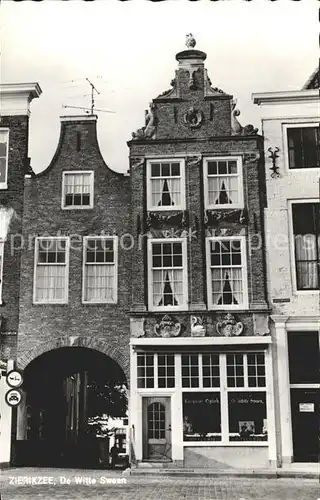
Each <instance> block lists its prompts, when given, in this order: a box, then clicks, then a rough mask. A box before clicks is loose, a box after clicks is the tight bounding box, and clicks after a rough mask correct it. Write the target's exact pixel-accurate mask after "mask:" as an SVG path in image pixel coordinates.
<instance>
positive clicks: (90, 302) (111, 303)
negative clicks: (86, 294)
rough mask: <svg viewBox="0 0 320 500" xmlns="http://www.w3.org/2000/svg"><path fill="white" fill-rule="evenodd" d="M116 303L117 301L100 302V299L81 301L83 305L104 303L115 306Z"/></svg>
mask: <svg viewBox="0 0 320 500" xmlns="http://www.w3.org/2000/svg"><path fill="white" fill-rule="evenodd" d="M117 304H118V301H113V302H102V301H97V302H95V301H85V300H83V301H82V305H83V306H105V305H110V306H116V305H117Z"/></svg>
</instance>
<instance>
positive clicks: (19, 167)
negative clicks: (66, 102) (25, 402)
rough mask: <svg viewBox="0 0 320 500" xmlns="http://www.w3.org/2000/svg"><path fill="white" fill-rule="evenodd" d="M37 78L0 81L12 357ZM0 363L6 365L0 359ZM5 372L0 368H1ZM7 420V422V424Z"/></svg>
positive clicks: (2, 446) (7, 328) (4, 322)
mask: <svg viewBox="0 0 320 500" xmlns="http://www.w3.org/2000/svg"><path fill="white" fill-rule="evenodd" d="M40 94H41V89H40V87H39V85H38V84H35V83H26V84H2V85H0V280H1V281H0V321H1V326H0V359H1V360H8V359H15V357H16V343H17V333H18V328H19V302H20V266H21V255H22V248H21V245H20V236H21V233H22V219H23V208H24V176H25V172H26V171H27V169H28V163H29V158H28V143H29V117H30V103H31V101H32V100H33V99H34V98H37V97H39V96H40ZM1 368H6V365H5V364H3V366H1ZM3 374H5V370H3ZM6 390H7V386H6V384H5V378H1V377H0V392H1V401H0V413H1V424H2V429H1V433H0V450H1V452H0V453H1V455H0V462H9V457H10V430H9V431H8V428H9V429H10V419H11V409H10V408H8V406H7V404H6V403H5V401H4V397H3V395H2V393H3V391H6ZM8 426H9V427H8Z"/></svg>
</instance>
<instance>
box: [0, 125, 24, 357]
mask: <svg viewBox="0 0 320 500" xmlns="http://www.w3.org/2000/svg"><path fill="white" fill-rule="evenodd" d="M28 120H29V119H28V117H27V116H3V117H1V122H0V127H4V128H9V156H8V188H7V189H4V190H0V206H1V207H4V208H6V209H10V208H11V209H13V210H14V213H13V217H12V219H11V223H10V226H9V232H8V235H7V240H6V242H5V245H4V261H3V281H2V304H1V305H0V314H1V316H2V324H1V357H2V358H3V359H7V358H8V357H13V356H14V355H15V348H16V345H15V344H16V333H17V331H18V323H19V295H20V293H19V290H20V260H21V250H20V249H19V248H17V250H16V251H13V250H12V245H13V241H14V240H16V239H18V240H19V239H20V235H21V231H22V229H21V228H22V215H23V185H24V168H25V161H26V157H27V154H28Z"/></svg>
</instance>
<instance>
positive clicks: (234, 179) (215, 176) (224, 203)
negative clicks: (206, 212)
mask: <svg viewBox="0 0 320 500" xmlns="http://www.w3.org/2000/svg"><path fill="white" fill-rule="evenodd" d="M204 184H205V186H204V188H205V189H204V192H205V206H206V208H209V209H210V208H211V209H215V208H243V206H244V205H243V185H242V159H241V157H219V158H206V159H205V160H204Z"/></svg>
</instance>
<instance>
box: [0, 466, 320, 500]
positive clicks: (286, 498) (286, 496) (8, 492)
mask: <svg viewBox="0 0 320 500" xmlns="http://www.w3.org/2000/svg"><path fill="white" fill-rule="evenodd" d="M12 478H13V479H12ZM81 480H82V481H84V482H86V484H77V482H79V481H81ZM31 481H33V482H41V483H43V482H47V483H49V484H34V485H30V484H21V483H24V482H27V483H28V482H29V483H30V482H31ZM110 481H111V484H110ZM108 482H109V484H108ZM115 482H118V484H112V483H115ZM11 483H13V484H11ZM19 483H20V484H19ZM0 490H1V497H0V498H1V500H37V499H41V500H60V499H64V500H82V499H85V500H92V499H98V500H105V499H112V500H162V499H164V500H320V484H319V481H318V480H315V479H287V478H286V479H271V478H270V479H260V478H252V479H251V478H239V477H229V478H221V477H220V478H218V477H216V478H215V477H210V478H208V477H205V478H201V477H196V478H190V477H177V478H173V477H161V476H158V477H150V476H149V477H148V476H142V477H137V476H134V477H131V476H125V475H123V474H122V472H121V471H109V470H108V471H102V470H99V471H92V470H86V471H84V470H71V469H30V468H19V469H9V470H5V471H2V472H1V474H0Z"/></svg>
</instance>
